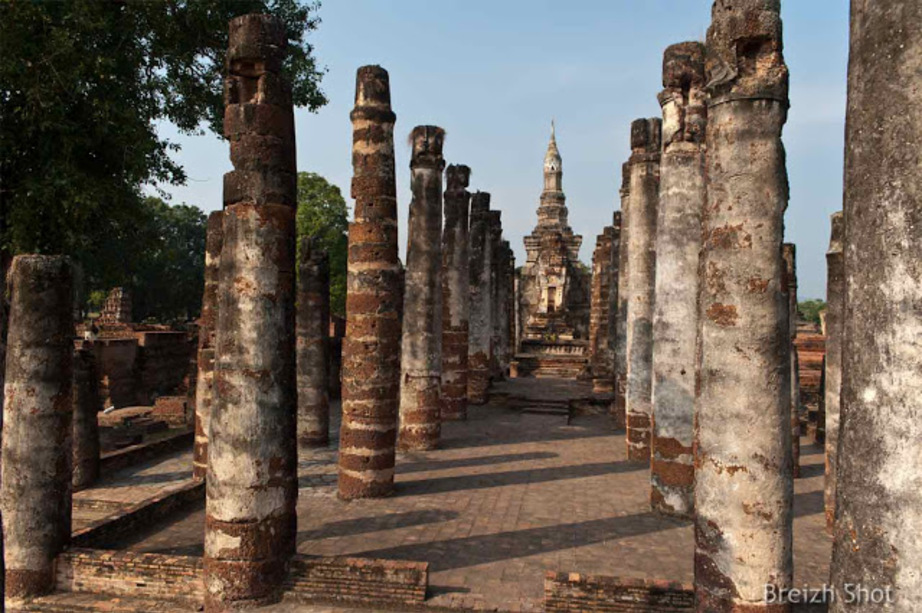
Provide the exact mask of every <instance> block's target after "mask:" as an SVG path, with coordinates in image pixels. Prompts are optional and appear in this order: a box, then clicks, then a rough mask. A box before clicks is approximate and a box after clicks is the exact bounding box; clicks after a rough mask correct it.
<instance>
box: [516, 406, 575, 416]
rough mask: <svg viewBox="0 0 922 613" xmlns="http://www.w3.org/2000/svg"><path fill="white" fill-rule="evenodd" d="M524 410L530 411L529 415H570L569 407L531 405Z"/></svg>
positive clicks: (523, 410) (525, 411) (524, 411)
mask: <svg viewBox="0 0 922 613" xmlns="http://www.w3.org/2000/svg"><path fill="white" fill-rule="evenodd" d="M522 412H523V413H528V414H529V415H561V416H563V417H569V416H570V409H569V408H561V407H552V406H529V407H526V408H524V409H522Z"/></svg>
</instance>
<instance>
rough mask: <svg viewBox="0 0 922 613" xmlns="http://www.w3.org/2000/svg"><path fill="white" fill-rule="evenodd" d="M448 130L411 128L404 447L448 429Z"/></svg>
mask: <svg viewBox="0 0 922 613" xmlns="http://www.w3.org/2000/svg"><path fill="white" fill-rule="evenodd" d="M444 141H445V131H444V130H443V129H442V128H439V127H436V126H417V127H415V128H413V131H412V132H411V133H410V142H411V144H412V147H413V150H412V156H411V159H410V169H411V177H410V189H411V191H412V192H413V200H412V201H411V202H410V215H409V218H408V221H407V268H406V285H405V294H404V299H403V340H402V342H401V359H400V370H401V377H400V431H399V433H398V437H397V443H398V446H399V447H400V449H402V450H423V449H435V448H436V447H437V446H438V443H439V437H440V436H441V432H442V425H441V420H440V419H439V411H440V406H439V405H440V396H439V388H440V386H441V379H442V171H443V170H444V168H445V160H444V158H443V157H442V145H443V143H444Z"/></svg>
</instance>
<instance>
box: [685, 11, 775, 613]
mask: <svg viewBox="0 0 922 613" xmlns="http://www.w3.org/2000/svg"><path fill="white" fill-rule="evenodd" d="M780 8H781V3H780V0H717V1H716V2H715V4H714V9H713V20H712V24H711V27H710V29H709V30H708V36H707V46H708V49H707V53H708V55H707V61H706V64H707V80H708V93H709V95H710V98H709V100H708V127H707V157H708V161H707V172H708V186H707V187H708V197H707V207H706V208H705V213H704V224H703V231H702V237H703V239H704V246H703V250H702V256H701V257H702V261H701V265H700V267H699V270H700V271H701V273H702V277H701V278H700V279H699V283H700V284H701V290H700V291H701V293H700V297H699V311H698V312H699V314H700V315H699V326H700V328H699V335H700V336H699V338H700V340H699V344H700V350H699V367H698V372H697V374H696V377H697V378H698V395H697V398H696V402H695V412H696V420H697V424H696V438H695V450H696V456H695V513H696V516H695V523H696V530H695V595H696V599H697V603H698V604H697V606H698V610H699V611H715V612H721V611H747V612H749V611H788V610H790V605H771V604H768V603H767V602H766V597H765V594H766V586H774V587H775V588H778V589H787V588H789V587H790V586H791V581H792V577H791V572H792V570H791V568H792V559H791V543H792V529H791V519H792V512H791V503H792V498H793V479H792V476H791V420H790V415H791V413H790V403H791V388H790V376H791V372H790V360H789V350H788V348H789V343H790V341H789V336H790V327H789V323H788V296H787V287H786V284H785V279H784V264H783V262H782V259H781V243H782V236H783V233H784V210H785V208H786V207H787V200H788V191H787V171H786V170H785V165H784V148H783V145H782V143H781V129H782V126H783V125H784V122H785V120H786V118H787V109H788V96H787V84H788V72H787V67H786V66H785V64H784V59H783V56H782V51H781V49H782V42H781V16H780Z"/></svg>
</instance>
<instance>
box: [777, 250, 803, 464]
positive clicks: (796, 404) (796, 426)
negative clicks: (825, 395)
mask: <svg viewBox="0 0 922 613" xmlns="http://www.w3.org/2000/svg"><path fill="white" fill-rule="evenodd" d="M781 257H782V258H783V259H784V275H785V278H786V280H787V284H788V320H789V321H790V323H791V335H790V338H791V343H790V347H789V349H788V354H789V356H790V357H789V358H788V359H789V360H790V362H789V363H790V365H791V474H792V475H793V476H794V478H795V479H796V478H798V477H800V373H799V372H798V368H799V365H800V361H799V360H798V358H797V345H796V344H795V343H796V340H797V248H796V247H795V245H794V244H793V243H784V244H783V245H782V246H781Z"/></svg>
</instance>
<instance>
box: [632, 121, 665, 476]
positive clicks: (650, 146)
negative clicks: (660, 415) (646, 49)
mask: <svg viewBox="0 0 922 613" xmlns="http://www.w3.org/2000/svg"><path fill="white" fill-rule="evenodd" d="M661 134H662V120H661V119H659V118H653V119H637V120H635V121H634V122H633V123H631V150H632V153H631V161H630V164H631V187H630V199H631V204H630V210H631V213H630V215H629V216H628V220H629V221H628V223H630V230H629V232H628V234H629V239H628V240H629V245H628V249H629V255H628V268H629V269H630V272H629V274H628V304H627V322H626V324H625V328H626V333H627V385H626V388H625V390H626V391H625V415H626V420H627V456H628V459H629V460H632V461H636V462H649V461H650V434H651V432H650V431H651V426H652V419H653V403H652V393H653V291H654V287H655V282H656V279H655V276H656V210H657V208H658V207H657V202H658V201H659V166H660V145H661Z"/></svg>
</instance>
